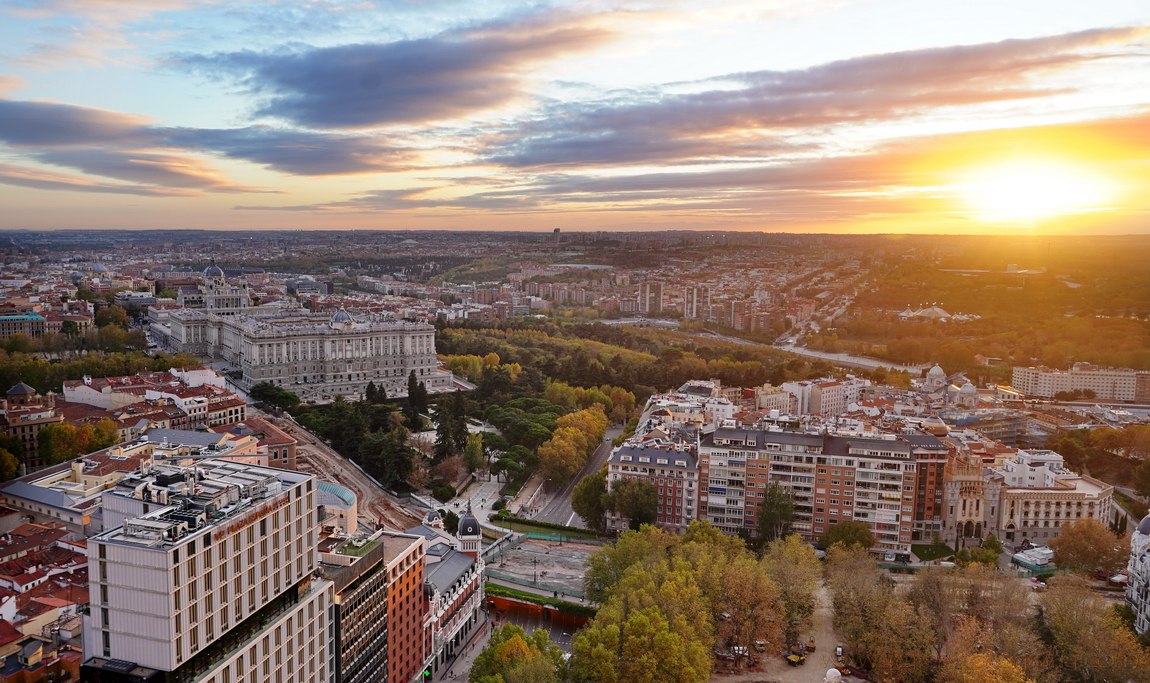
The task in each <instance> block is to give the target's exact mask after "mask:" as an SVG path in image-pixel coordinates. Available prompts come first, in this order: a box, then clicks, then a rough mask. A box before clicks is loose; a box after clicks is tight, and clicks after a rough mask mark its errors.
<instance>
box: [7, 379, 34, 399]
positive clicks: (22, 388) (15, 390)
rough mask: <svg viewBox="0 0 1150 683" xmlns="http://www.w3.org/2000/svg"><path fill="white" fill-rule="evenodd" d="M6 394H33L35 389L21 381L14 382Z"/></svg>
mask: <svg viewBox="0 0 1150 683" xmlns="http://www.w3.org/2000/svg"><path fill="white" fill-rule="evenodd" d="M7 395H8V396H35V395H36V390H35V389H33V388H32V387H30V386H28V385H27V384H24V383H23V382H18V383H16V385H15V386H13V387H12V388H11V389H9V390H8V394H7Z"/></svg>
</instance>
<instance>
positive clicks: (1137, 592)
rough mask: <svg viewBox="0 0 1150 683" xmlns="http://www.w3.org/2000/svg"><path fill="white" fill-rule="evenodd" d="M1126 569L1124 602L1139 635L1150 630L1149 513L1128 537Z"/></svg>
mask: <svg viewBox="0 0 1150 683" xmlns="http://www.w3.org/2000/svg"><path fill="white" fill-rule="evenodd" d="M1126 571H1127V574H1128V575H1129V582H1128V583H1127V584H1126V604H1127V605H1129V606H1130V609H1131V610H1132V611H1133V612H1134V630H1135V631H1137V632H1138V634H1139V635H1141V634H1144V633H1146V631H1150V515H1147V516H1146V517H1144V518H1143V519H1142V521H1141V522H1140V523H1139V524H1138V528H1137V529H1135V530H1134V534H1133V535H1132V536H1131V537H1130V562H1129V564H1127V565H1126Z"/></svg>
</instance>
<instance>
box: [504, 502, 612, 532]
mask: <svg viewBox="0 0 1150 683" xmlns="http://www.w3.org/2000/svg"><path fill="white" fill-rule="evenodd" d="M491 521H492V522H505V523H511V522H514V523H515V524H521V525H523V526H531V527H535V528H537V529H550V530H552V531H561V532H563V533H567V534H571V535H572V536H589V537H592V538H613V536H611V535H608V534H600V533H597V532H595V531H592V530H591V529H583V528H581V527H577V526H567V525H566V524H556V523H555V522H544V521H541V520H535V519H528V518H526V517H520V516H519V515H515V514H512V513H511V512H510V511H509V510H507V509H506V508H504V509H502V510H500V511H499V512H496V513H495V514H493V515H491Z"/></svg>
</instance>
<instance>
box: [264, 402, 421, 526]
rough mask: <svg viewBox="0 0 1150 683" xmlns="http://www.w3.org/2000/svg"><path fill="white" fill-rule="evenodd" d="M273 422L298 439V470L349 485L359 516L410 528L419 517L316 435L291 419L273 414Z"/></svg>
mask: <svg viewBox="0 0 1150 683" xmlns="http://www.w3.org/2000/svg"><path fill="white" fill-rule="evenodd" d="M272 419H273V421H274V422H275V424H276V426H277V427H279V428H281V429H283V430H284V431H286V432H287V433H288V434H290V435H291V436H292V437H293V438H295V439H296V440H297V441H299V446H297V447H296V463H297V467H298V468H299V470H300V471H301V472H308V473H310V474H315V475H317V476H319V477H320V478H322V479H326V480H327V481H330V482H335V483H338V484H340V485H341V486H345V487H347V488H348V489H351V491H352V492H353V493H355V495H356V499H357V501H358V502H359V516H360V518H361V519H368V520H371V521H372V522H373V524H372V526H375V525H374V522H376V521H378V520H383V526H385V527H386V528H388V529H392V530H400V531H402V530H403V529H409V528H411V527H413V526H415V525H417V524H419V522H420V521H421V520H422V516H421V515H420V514H418V513H414V512H411V511H409V510H407V509H406V508H404V507H403V505H401V504H400V503H399V501H397V500H396V499H395V498H394V497H392V496H391V495H390V494H388V493H387V492H386V491H384V490H383V488H382V487H380V485H379V484H378V483H377V482H376V481H375V480H373V479H372V478H371V477H369V476H367V475H366V474H364V473H363V472H362V471H360V470H359V469H358V468H357V467H355V466H354V465H352V464H351V463H349V462H347V461H346V460H345V459H344V457H343V456H342V455H340V454H339V453H336V452H335V451H334V450H332V449H331V448H330V447H329V446H328V445H327V444H325V443H324V442H323V441H322V440H320V438H319V437H317V436H316V435H314V434H312V433H311V432H309V431H307V430H306V429H304V428H303V427H301V426H299V425H298V424H295V423H294V422H293V421H291V420H285V419H282V418H272Z"/></svg>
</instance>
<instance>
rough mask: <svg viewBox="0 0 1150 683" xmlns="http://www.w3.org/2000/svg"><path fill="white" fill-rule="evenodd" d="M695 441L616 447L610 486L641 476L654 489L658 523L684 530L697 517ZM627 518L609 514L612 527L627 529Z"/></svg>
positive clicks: (610, 464) (609, 464)
mask: <svg viewBox="0 0 1150 683" xmlns="http://www.w3.org/2000/svg"><path fill="white" fill-rule="evenodd" d="M693 446H694V444H673V443H671V442H669V441H666V440H656V441H653V442H647V443H642V444H635V445H626V444H625V445H623V446H621V447H619V448H616V449H615V450H614V451H613V452H612V453H611V456H610V458H609V459H608V460H607V488H608V490H610V489H611V488H613V487H614V486H615V485H616V484H617V483H618V482H619V481H622V480H624V479H642V480H644V481H647V482H648V483H650V484H651V486H653V487H654V488H655V492H656V495H657V498H656V501H657V503H656V508H655V524H656V525H657V526H659V527H660V528H663V529H668V530H670V531H674V532H676V533H682V532H684V531H686V530H687V527H688V526H689V525H690V524H691V522H692V521H694V520H695V519H696V518H697V517H698V508H697V504H698V498H699V467H698V462H697V459H696V457H695V454H694V453H693V452H692V451H693ZM628 524H629V520H628V519H626V518H625V517H622V516H619V515H615V514H609V515H608V516H607V526H608V528H610V529H617V530H622V529H626V528H628Z"/></svg>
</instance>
